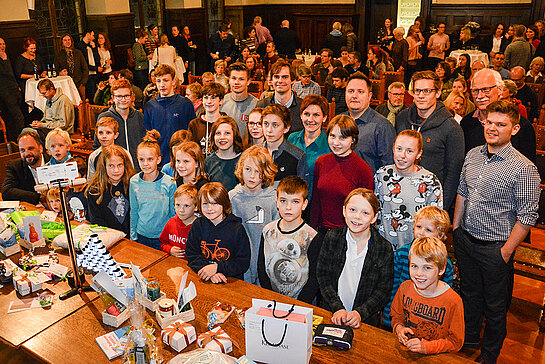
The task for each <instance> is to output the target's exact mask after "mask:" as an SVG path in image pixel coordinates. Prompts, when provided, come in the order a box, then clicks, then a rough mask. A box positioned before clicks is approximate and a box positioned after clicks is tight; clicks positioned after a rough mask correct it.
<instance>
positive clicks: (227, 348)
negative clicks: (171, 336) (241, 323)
mask: <svg viewBox="0 0 545 364" xmlns="http://www.w3.org/2000/svg"><path fill="white" fill-rule="evenodd" d="M197 344H198V345H199V346H200V347H201V348H205V349H210V350H214V351H219V352H220V353H224V354H228V353H230V352H231V351H232V350H233V341H232V340H231V337H230V336H229V335H227V333H226V332H225V331H224V330H223V329H222V328H221V327H219V326H216V327H215V328H214V329H212V330H210V331H207V332H205V333H204V334H200V335H199V337H198V338H197Z"/></svg>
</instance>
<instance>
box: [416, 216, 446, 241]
mask: <svg viewBox="0 0 545 364" xmlns="http://www.w3.org/2000/svg"><path fill="white" fill-rule="evenodd" d="M413 232H414V238H415V239H418V238H439V239H443V237H444V236H445V233H443V232H442V231H440V230H439V229H437V226H436V225H435V224H434V223H433V221H432V220H430V219H427V218H424V217H421V218H419V219H415V220H414V227H413Z"/></svg>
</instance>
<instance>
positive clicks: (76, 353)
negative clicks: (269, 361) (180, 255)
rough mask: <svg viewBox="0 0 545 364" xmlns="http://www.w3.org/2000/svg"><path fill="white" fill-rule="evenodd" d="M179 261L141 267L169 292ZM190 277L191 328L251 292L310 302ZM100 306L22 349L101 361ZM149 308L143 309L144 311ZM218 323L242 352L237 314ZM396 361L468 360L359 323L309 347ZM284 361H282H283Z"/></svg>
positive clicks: (351, 359) (357, 358) (39, 355)
mask: <svg viewBox="0 0 545 364" xmlns="http://www.w3.org/2000/svg"><path fill="white" fill-rule="evenodd" d="M179 266H182V267H183V268H185V269H188V268H187V265H186V264H185V262H184V261H182V260H180V259H177V258H174V257H168V258H166V259H164V260H162V261H160V262H158V263H156V264H154V265H152V266H151V267H149V269H146V270H145V271H144V272H143V275H144V276H145V277H146V278H148V279H153V280H157V281H158V282H159V283H160V284H161V290H162V291H164V292H165V293H166V294H167V297H170V298H174V297H175V286H174V284H173V282H172V281H171V280H170V278H168V277H167V275H166V272H167V270H168V269H170V268H173V267H179ZM189 278H190V280H192V281H193V282H194V283H195V285H196V287H197V293H198V295H197V298H196V300H195V301H194V304H193V306H194V309H195V320H194V321H192V322H191V324H192V325H194V326H195V329H196V331H197V334H200V333H203V332H205V331H207V328H206V313H207V312H208V311H209V310H210V309H211V308H212V307H213V306H214V304H215V303H216V302H217V301H218V300H219V301H222V302H223V303H226V304H231V305H235V306H236V307H238V308H248V307H250V306H251V302H252V298H262V299H269V300H273V299H276V300H277V301H280V302H285V303H296V304H298V305H302V306H307V307H312V306H310V305H308V304H305V303H303V302H300V301H297V300H294V299H291V298H287V297H285V296H282V295H280V294H277V293H275V292H272V291H268V290H265V289H263V288H260V287H256V286H254V285H251V284H248V283H246V282H243V281H239V280H236V279H229V282H228V283H227V284H225V285H214V284H212V283H205V282H202V281H200V280H199V279H198V277H197V276H196V274H195V273H193V272H192V271H191V270H190V274H189ZM313 308H314V314H317V315H320V316H323V317H324V322H330V319H331V313H330V312H327V311H325V310H323V309H320V308H317V307H313ZM101 310H102V306H101V304H100V300H98V299H96V300H94V301H92V302H90V303H89V304H88V305H85V306H83V307H82V308H81V309H79V310H77V311H76V312H75V313H74V314H72V315H69V316H67V317H65V318H63V319H62V320H60V321H59V322H57V323H56V324H54V325H52V326H50V327H48V328H47V329H45V330H43V331H42V332H40V333H39V334H37V335H36V336H34V337H33V338H31V339H30V340H28V341H26V342H25V343H24V344H23V348H24V350H25V351H26V352H28V353H29V354H30V355H32V356H33V357H35V358H36V360H39V361H40V362H49V363H76V362H77V363H102V362H104V363H107V362H108V360H107V358H106V356H105V355H104V353H102V351H101V349H100V348H99V346H98V345H97V344H96V342H95V338H96V337H97V336H100V335H103V334H105V333H107V332H110V331H112V330H113V328H111V327H108V326H105V325H104V324H102V319H101ZM149 313H150V312H149V311H148V314H149ZM153 322H154V325H155V328H156V332H155V334H156V336H160V335H159V330H160V328H159V327H158V325H157V324H156V323H155V320H153ZM221 326H222V328H223V329H225V331H226V332H227V333H228V334H229V335H230V336H231V337H232V338H233V339H234V340H235V341H236V342H237V343H238V344H239V346H240V348H236V347H235V348H234V349H233V353H232V355H233V356H235V357H239V356H241V355H243V354H244V353H245V345H244V331H243V329H242V328H241V326H240V324H239V321H238V319H237V318H236V317H235V315H234V314H233V315H232V316H231V317H230V318H229V319H228V320H227V322H225V323H224V324H222V325H221ZM158 345H159V347H160V350H161V354H162V356H163V358H164V359H165V360H166V361H168V360H170V359H171V358H172V357H174V356H175V355H177V352H176V351H174V350H173V349H171V348H170V347H168V346H166V345H164V344H163V343H162V342H161V341H160V338H159V340H158ZM195 348H197V345H196V344H195V343H193V344H191V345H190V346H189V348H188V349H185V350H184V351H187V350H193V349H195ZM112 362H114V363H120V362H121V359H120V358H117V359H115V360H112ZM361 362H365V363H401V362H423V363H441V364H443V363H445V362H448V363H449V364H450V363H468V362H469V361H468V359H465V358H464V357H462V356H459V355H453V354H440V355H432V356H423V355H420V354H415V353H411V352H409V351H407V349H406V348H404V347H403V346H402V345H401V344H400V343H399V342H398V340H397V338H396V337H395V336H394V335H393V334H392V333H389V332H386V331H383V330H380V329H377V328H374V327H371V326H367V325H363V326H362V327H361V328H360V329H358V330H355V338H354V342H353V346H352V349H350V350H349V351H346V352H342V351H336V350H333V349H329V348H317V347H313V349H312V359H311V363H361ZM285 364H288V363H285Z"/></svg>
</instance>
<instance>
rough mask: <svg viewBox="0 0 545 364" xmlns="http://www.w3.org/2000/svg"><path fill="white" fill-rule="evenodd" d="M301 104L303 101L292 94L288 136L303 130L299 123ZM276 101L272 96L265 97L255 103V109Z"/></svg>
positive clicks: (301, 124)
mask: <svg viewBox="0 0 545 364" xmlns="http://www.w3.org/2000/svg"><path fill="white" fill-rule="evenodd" d="M302 102H303V99H301V98H300V97H297V95H295V93H293V103H292V104H291V106H290V107H289V108H288V109H289V110H290V114H291V128H290V131H289V133H288V134H291V133H295V132H296V131H299V130H303V122H302V121H301V103H302ZM276 103H277V102H276V100H275V99H274V94H273V95H272V96H269V97H265V98H264V99H262V100H259V101H258V102H257V105H256V107H263V108H264V107H267V106H269V105H271V104H276Z"/></svg>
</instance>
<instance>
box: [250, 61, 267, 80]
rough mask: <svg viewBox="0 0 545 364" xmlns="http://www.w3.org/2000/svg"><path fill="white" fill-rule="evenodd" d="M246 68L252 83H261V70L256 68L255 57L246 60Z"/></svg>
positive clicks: (262, 78)
mask: <svg viewBox="0 0 545 364" xmlns="http://www.w3.org/2000/svg"><path fill="white" fill-rule="evenodd" d="M246 67H248V70H249V71H250V79H251V80H252V81H263V80H264V77H263V70H262V69H261V68H259V67H258V65H257V61H256V59H255V56H250V57H248V58H247V59H246Z"/></svg>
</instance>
